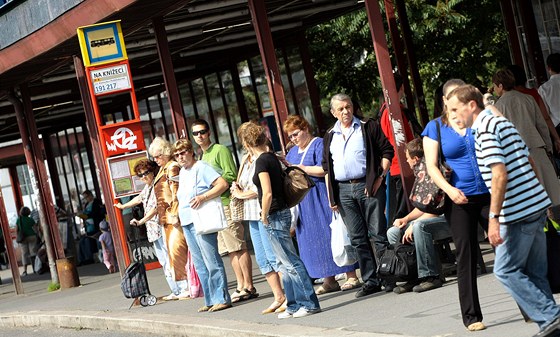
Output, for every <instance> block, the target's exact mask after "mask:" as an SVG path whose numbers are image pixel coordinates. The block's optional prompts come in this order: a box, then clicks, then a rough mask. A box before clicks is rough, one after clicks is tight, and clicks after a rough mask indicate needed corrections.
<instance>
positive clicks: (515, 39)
mask: <svg viewBox="0 0 560 337" xmlns="http://www.w3.org/2000/svg"><path fill="white" fill-rule="evenodd" d="M511 1H512V0H500V7H501V9H502V17H503V18H504V24H505V26H506V30H507V32H508V42H509V47H510V49H511V56H512V58H513V63H514V64H517V65H519V66H523V56H522V54H521V46H520V41H519V34H518V32H517V25H516V24H515V14H514V12H513V7H512V6H511Z"/></svg>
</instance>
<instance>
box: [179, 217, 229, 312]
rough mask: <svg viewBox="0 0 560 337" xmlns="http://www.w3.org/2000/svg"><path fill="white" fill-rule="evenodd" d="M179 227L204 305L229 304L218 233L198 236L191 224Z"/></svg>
mask: <svg viewBox="0 0 560 337" xmlns="http://www.w3.org/2000/svg"><path fill="white" fill-rule="evenodd" d="M181 227H183V233H184V234H185V239H186V240H187V245H188V246H189V250H190V252H191V257H192V261H193V263H194V268H195V269H196V272H197V273H198V277H199V278H200V283H201V285H202V291H203V292H204V304H205V305H207V306H212V305H214V304H220V303H223V304H229V303H231V298H230V296H229V294H228V291H227V290H228V287H227V277H226V270H225V268H224V262H223V261H222V257H221V256H220V254H219V253H218V233H212V234H202V235H198V234H196V231H195V230H194V225H193V224H192V223H191V224H188V225H182V226H181Z"/></svg>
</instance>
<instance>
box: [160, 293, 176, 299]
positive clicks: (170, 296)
mask: <svg viewBox="0 0 560 337" xmlns="http://www.w3.org/2000/svg"><path fill="white" fill-rule="evenodd" d="M161 299H162V300H164V301H175V300H178V299H179V296H177V295H175V294H174V293H171V294H169V295H167V296H163V297H162V298H161Z"/></svg>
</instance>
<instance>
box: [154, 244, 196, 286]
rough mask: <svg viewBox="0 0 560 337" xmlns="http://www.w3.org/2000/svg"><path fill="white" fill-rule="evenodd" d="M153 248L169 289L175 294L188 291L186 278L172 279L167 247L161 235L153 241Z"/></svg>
mask: <svg viewBox="0 0 560 337" xmlns="http://www.w3.org/2000/svg"><path fill="white" fill-rule="evenodd" d="M153 244H154V249H155V251H156V256H157V259H158V261H159V264H161V268H162V269H163V275H165V280H166V281H167V284H168V285H169V289H171V292H172V293H174V294H175V295H179V294H180V293H183V292H188V290H189V285H188V282H187V280H181V281H175V280H174V279H173V273H171V267H170V266H169V255H168V253H167V247H166V246H165V242H164V237H163V235H162V236H160V237H159V239H157V240H156V241H154V242H153Z"/></svg>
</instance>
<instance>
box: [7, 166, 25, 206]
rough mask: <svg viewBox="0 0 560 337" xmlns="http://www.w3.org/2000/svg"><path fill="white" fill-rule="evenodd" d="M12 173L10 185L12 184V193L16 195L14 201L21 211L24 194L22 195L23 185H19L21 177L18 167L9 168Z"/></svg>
mask: <svg viewBox="0 0 560 337" xmlns="http://www.w3.org/2000/svg"><path fill="white" fill-rule="evenodd" d="M8 171H9V172H10V183H11V184H12V192H13V193H14V201H15V203H16V209H17V211H18V212H19V210H20V209H21V208H22V207H23V193H21V185H20V183H19V177H18V174H17V167H15V166H10V167H8Z"/></svg>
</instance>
